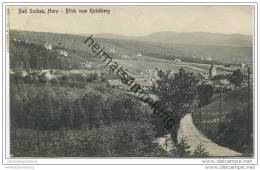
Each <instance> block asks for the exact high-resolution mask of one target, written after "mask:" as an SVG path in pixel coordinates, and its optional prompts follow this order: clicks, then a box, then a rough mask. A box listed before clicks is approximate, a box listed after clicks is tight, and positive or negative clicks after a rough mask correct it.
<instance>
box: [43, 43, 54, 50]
mask: <svg viewBox="0 0 260 170" xmlns="http://www.w3.org/2000/svg"><path fill="white" fill-rule="evenodd" d="M44 48H46V49H47V50H52V45H51V44H50V43H49V42H46V43H45V44H44Z"/></svg>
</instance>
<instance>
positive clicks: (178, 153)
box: [171, 137, 191, 157]
mask: <svg viewBox="0 0 260 170" xmlns="http://www.w3.org/2000/svg"><path fill="white" fill-rule="evenodd" d="M187 141H188V139H187V137H184V138H182V139H181V141H180V142H179V143H177V144H176V148H174V149H173V150H171V153H172V155H173V156H174V157H187V156H190V154H191V151H190V150H189V149H190V146H189V145H188V142H187Z"/></svg>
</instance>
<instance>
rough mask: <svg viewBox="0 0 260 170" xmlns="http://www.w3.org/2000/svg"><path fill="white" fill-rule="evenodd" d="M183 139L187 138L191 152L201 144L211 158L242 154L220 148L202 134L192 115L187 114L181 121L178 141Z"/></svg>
mask: <svg viewBox="0 0 260 170" xmlns="http://www.w3.org/2000/svg"><path fill="white" fill-rule="evenodd" d="M182 137H187V139H188V144H189V145H190V146H191V149H190V150H191V151H194V150H195V149H196V147H197V146H198V145H199V144H200V143H201V144H202V145H203V146H204V147H205V148H206V151H207V152H208V153H209V156H241V153H239V152H236V151H234V150H231V149H229V148H226V147H223V146H219V145H218V144H216V143H214V142H213V141H211V140H210V139H208V138H207V137H205V136H204V135H203V134H201V133H200V131H199V130H198V129H197V128H196V127H195V125H194V124H193V121H192V117H191V114H187V115H186V116H185V117H184V118H182V120H181V123H180V128H179V131H178V141H180V140H181V139H182Z"/></svg>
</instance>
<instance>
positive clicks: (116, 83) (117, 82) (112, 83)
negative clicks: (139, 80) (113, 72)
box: [107, 79, 123, 87]
mask: <svg viewBox="0 0 260 170" xmlns="http://www.w3.org/2000/svg"><path fill="white" fill-rule="evenodd" d="M107 85H108V86H109V87H122V86H123V83H122V82H121V81H120V80H117V79H113V80H107Z"/></svg>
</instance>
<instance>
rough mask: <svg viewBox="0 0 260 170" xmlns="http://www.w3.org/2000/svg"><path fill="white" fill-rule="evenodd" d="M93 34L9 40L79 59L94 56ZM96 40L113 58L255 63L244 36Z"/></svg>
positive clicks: (20, 35)
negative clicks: (67, 52) (87, 41)
mask: <svg viewBox="0 0 260 170" xmlns="http://www.w3.org/2000/svg"><path fill="white" fill-rule="evenodd" d="M89 35H91V34H81V35H79V34H61V33H47V32H30V31H17V30H11V31H10V39H12V38H16V39H21V40H29V41H31V42H33V43H35V44H38V45H43V44H44V43H45V42H49V43H51V44H53V45H59V44H61V46H63V47H64V48H65V49H67V50H70V51H74V52H75V53H76V54H77V55H79V56H81V57H84V56H92V55H93V54H92V52H91V49H90V48H87V46H86V45H85V44H84V41H85V39H86V37H88V36H89ZM93 38H94V39H95V41H96V42H98V43H99V44H100V45H101V46H102V47H105V48H106V49H107V50H110V49H114V50H115V51H116V54H114V56H113V58H120V57H123V56H127V57H128V58H133V57H136V56H137V54H138V53H141V54H143V55H146V56H150V57H154V58H161V59H167V60H174V59H175V58H179V59H182V60H183V61H187V62H200V63H205V62H208V61H207V58H210V57H214V59H215V60H216V62H221V63H229V64H240V63H249V64H251V63H252V59H253V57H252V56H253V48H252V36H248V35H242V34H217V33H200V32H199V33H198V32H196V33H176V32H159V33H153V34H150V35H147V36H139V37H130V36H124V35H117V34H110V33H98V34H94V35H93Z"/></svg>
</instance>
